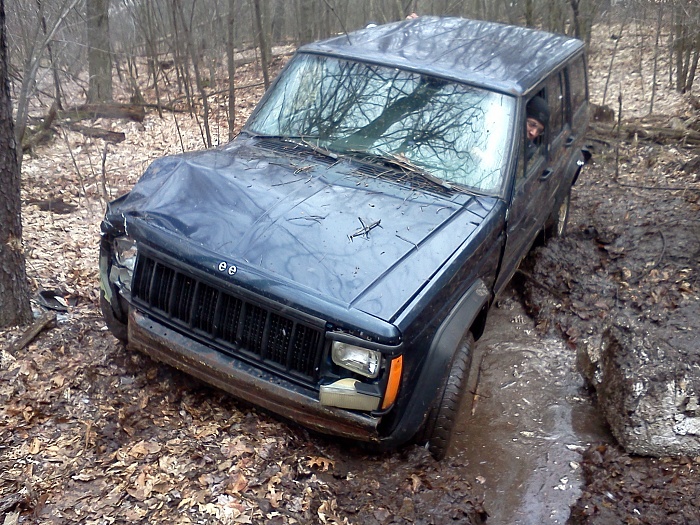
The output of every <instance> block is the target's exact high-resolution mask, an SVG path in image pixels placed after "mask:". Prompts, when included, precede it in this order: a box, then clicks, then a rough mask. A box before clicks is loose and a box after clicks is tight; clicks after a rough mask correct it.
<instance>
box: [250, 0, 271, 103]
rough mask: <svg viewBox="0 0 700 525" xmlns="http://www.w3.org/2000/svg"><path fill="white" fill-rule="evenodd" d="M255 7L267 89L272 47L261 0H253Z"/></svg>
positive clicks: (261, 59)
mask: <svg viewBox="0 0 700 525" xmlns="http://www.w3.org/2000/svg"><path fill="white" fill-rule="evenodd" d="M253 8H254V10H255V25H256V26H257V27H256V29H257V33H258V43H259V44H260V64H261V66H262V74H263V82H265V89H267V88H269V87H270V77H269V73H268V67H269V66H268V63H269V61H270V48H269V47H268V39H267V35H266V34H265V33H266V31H265V26H264V24H263V19H262V13H261V10H260V0H253Z"/></svg>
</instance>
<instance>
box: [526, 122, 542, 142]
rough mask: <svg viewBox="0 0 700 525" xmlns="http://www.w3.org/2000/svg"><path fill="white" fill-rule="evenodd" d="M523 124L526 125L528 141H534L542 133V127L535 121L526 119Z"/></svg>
mask: <svg viewBox="0 0 700 525" xmlns="http://www.w3.org/2000/svg"><path fill="white" fill-rule="evenodd" d="M525 124H526V125H527V138H528V139H529V140H535V139H536V138H537V137H539V136H540V135H542V133H543V132H544V125H543V124H542V123H541V122H540V121H539V120H537V119H534V118H532V117H528V119H527V120H526V121H525Z"/></svg>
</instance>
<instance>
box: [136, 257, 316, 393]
mask: <svg viewBox="0 0 700 525" xmlns="http://www.w3.org/2000/svg"><path fill="white" fill-rule="evenodd" d="M133 282H134V284H133V292H132V294H133V298H134V300H135V301H136V302H137V303H138V305H139V307H140V308H143V309H144V310H146V311H150V312H151V313H153V314H154V315H157V316H159V317H162V318H166V319H167V320H168V321H170V322H171V323H172V324H174V325H176V326H179V327H181V328H185V329H186V330H188V331H190V333H195V334H196V335H197V336H198V338H200V339H205V340H206V341H207V342H209V344H210V345H211V346H213V347H215V348H217V349H218V350H220V351H222V352H224V353H227V354H230V355H236V356H241V357H245V358H246V359H248V360H249V361H250V360H251V359H252V360H254V361H257V362H259V363H264V364H265V365H267V366H271V367H272V368H273V369H276V370H280V369H281V370H283V371H284V372H286V373H289V374H293V375H294V376H296V377H297V378H299V379H303V380H306V381H309V382H315V381H316V380H317V379H318V374H317V368H318V363H319V360H320V358H321V353H322V351H323V340H324V339H323V331H322V330H320V329H318V328H316V327H313V326H309V325H307V324H304V323H302V322H300V321H298V320H297V319H293V318H291V317H287V316H284V315H280V314H279V313H277V312H275V311H274V310H272V309H270V308H267V307H266V306H265V305H263V304H259V303H256V302H253V301H249V300H245V299H243V298H241V297H237V296H236V295H234V294H232V293H230V292H228V291H223V290H219V289H217V288H215V287H213V286H211V285H209V284H207V283H205V282H203V281H201V280H199V279H197V278H194V277H191V276H189V275H187V274H185V273H183V272H180V271H178V270H176V269H175V268H173V267H170V266H169V265H167V264H164V263H162V262H160V261H157V260H155V259H153V258H151V257H148V256H146V255H144V254H143V253H140V254H139V257H138V261H137V263H136V269H135V272H134V279H133Z"/></svg>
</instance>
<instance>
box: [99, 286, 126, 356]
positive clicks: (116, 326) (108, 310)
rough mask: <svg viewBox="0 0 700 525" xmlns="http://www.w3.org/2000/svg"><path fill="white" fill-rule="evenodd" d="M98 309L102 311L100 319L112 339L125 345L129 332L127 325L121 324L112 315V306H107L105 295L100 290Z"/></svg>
mask: <svg viewBox="0 0 700 525" xmlns="http://www.w3.org/2000/svg"><path fill="white" fill-rule="evenodd" d="M100 308H101V310H102V317H103V318H104V320H105V324H106V325H107V328H109V331H110V332H112V335H114V337H116V338H117V339H119V340H120V341H121V342H122V343H124V344H126V342H127V340H128V336H129V330H128V328H127V325H126V323H122V322H121V321H120V320H119V319H117V317H116V316H115V315H114V310H113V309H112V305H111V304H109V301H108V300H107V298H106V297H105V294H104V292H103V291H102V290H100Z"/></svg>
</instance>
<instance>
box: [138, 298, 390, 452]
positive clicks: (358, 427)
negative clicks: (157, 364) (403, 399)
mask: <svg viewBox="0 0 700 525" xmlns="http://www.w3.org/2000/svg"><path fill="white" fill-rule="evenodd" d="M128 326H129V335H128V339H129V347H130V348H133V349H135V350H139V351H140V352H143V353H145V354H147V355H149V356H151V357H152V358H153V359H156V360H157V361H161V362H163V363H166V364H169V365H171V366H173V367H175V368H177V369H179V370H182V371H183V372H185V373H187V374H190V375H192V376H194V377H197V378H198V379H201V380H202V381H204V382H206V383H209V384H211V385H213V386H216V387H218V388H220V389H222V390H224V391H226V392H229V393H230V394H233V395H234V396H235V397H237V398H240V399H243V400H245V401H248V402H250V403H253V404H255V405H257V406H260V407H262V408H264V409H266V410H269V411H271V412H274V413H276V414H278V415H280V416H282V417H284V418H287V419H290V420H292V421H295V422H297V423H300V424H302V425H304V426H306V427H309V428H312V429H314V430H318V431H319V432H322V433H324V434H333V435H337V436H342V437H346V438H351V439H356V440H360V441H371V442H378V441H379V440H380V437H379V435H378V432H377V427H378V425H379V422H380V418H378V417H372V416H368V415H363V414H359V413H355V412H351V411H347V410H342V409H336V408H331V407H325V406H323V405H321V404H320V403H319V401H318V399H316V398H314V397H312V396H311V395H305V394H304V393H303V392H300V391H299V388H298V387H296V386H295V385H293V384H291V383H288V382H287V381H285V380H284V379H281V378H279V377H277V376H273V375H271V374H268V373H266V372H264V371H262V370H259V369H256V368H254V367H252V366H250V365H248V364H246V363H245V362H242V361H239V360H237V359H235V358H232V357H230V356H227V355H225V354H222V353H221V352H218V351H216V350H214V349H212V348H209V347H208V346H206V345H203V344H201V343H199V342H197V341H195V340H192V339H190V338H188V337H185V336H183V335H182V334H180V333H179V332H176V331H175V330H172V329H170V328H168V327H167V326H165V325H163V324H161V323H159V322H158V321H155V320H153V319H151V318H148V317H146V316H145V315H143V314H142V313H140V312H138V311H137V310H135V309H131V311H130V313H129V322H128Z"/></svg>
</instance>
